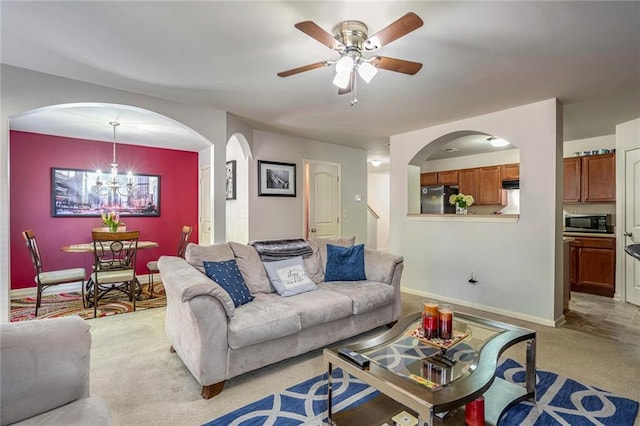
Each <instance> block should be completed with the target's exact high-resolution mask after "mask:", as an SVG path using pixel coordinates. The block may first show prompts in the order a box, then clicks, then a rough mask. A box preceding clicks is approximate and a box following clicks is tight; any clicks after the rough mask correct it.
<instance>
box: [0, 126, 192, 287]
mask: <svg viewBox="0 0 640 426" xmlns="http://www.w3.org/2000/svg"><path fill="white" fill-rule="evenodd" d="M112 146H113V145H112V143H109V142H99V141H92V140H84V139H74V138H67V137H59V136H51V135H43V134H38V133H27V132H18V131H11V134H10V141H9V157H10V159H9V178H10V181H9V185H10V186H9V188H10V205H11V212H10V236H11V288H12V289H20V288H28V287H35V286H36V285H35V282H34V281H33V279H34V275H35V271H34V269H33V265H32V264H31V257H30V255H29V251H28V250H27V247H26V244H25V242H24V239H23V238H22V235H21V232H22V231H24V230H26V229H33V231H34V232H35V235H36V239H37V241H38V245H39V247H40V254H41V255H42V263H43V266H44V270H45V271H47V270H53V269H66V268H77V267H84V268H86V269H87V273H88V271H89V270H90V269H91V264H92V260H93V258H92V256H91V255H90V254H88V253H65V252H62V251H61V250H60V248H61V247H62V246H65V245H69V244H75V243H82V242H90V241H91V228H92V227H94V226H102V220H101V219H100V218H99V217H88V218H84V217H77V218H68V217H64V218H63V217H53V216H52V212H51V168H52V167H61V168H77V169H90V170H95V169H98V168H99V169H101V170H103V171H107V172H106V173H108V170H109V169H110V163H111V158H112ZM117 156H118V163H119V165H120V167H119V168H120V169H121V170H124V171H128V170H132V171H133V172H134V173H140V174H149V175H159V176H160V216H159V217H125V218H124V219H123V222H125V223H126V225H127V230H139V231H140V239H141V240H152V241H157V242H158V243H159V244H160V246H159V247H158V248H153V249H144V250H140V251H139V252H138V258H137V268H136V269H137V273H138V274H146V272H147V269H146V264H147V262H148V261H150V260H155V259H157V258H158V257H160V256H161V255H164V254H167V255H173V256H175V254H176V250H177V247H178V240H179V238H180V231H181V230H182V226H183V225H191V226H193V227H194V229H193V232H192V234H191V237H190V238H189V241H191V242H197V235H198V154H197V153H195V152H187V151H177V150H169V149H159V148H148V147H142V146H137V145H123V144H118V145H117Z"/></svg>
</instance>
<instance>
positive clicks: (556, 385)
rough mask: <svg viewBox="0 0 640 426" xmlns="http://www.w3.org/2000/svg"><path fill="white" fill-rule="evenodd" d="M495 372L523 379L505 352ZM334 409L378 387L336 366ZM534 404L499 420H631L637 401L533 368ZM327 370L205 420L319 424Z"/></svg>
mask: <svg viewBox="0 0 640 426" xmlns="http://www.w3.org/2000/svg"><path fill="white" fill-rule="evenodd" d="M497 376H498V377H501V378H503V379H506V380H509V381H511V382H514V383H524V378H525V371H524V368H523V367H522V366H521V365H520V364H518V363H517V362H516V361H514V360H512V359H509V358H505V359H504V360H503V361H502V362H501V364H500V365H499V367H498V372H497ZM333 380H334V383H335V385H334V389H335V391H334V399H333V403H334V410H335V411H341V410H345V409H348V408H351V407H355V406H357V405H360V404H362V403H364V402H366V401H368V400H370V399H371V398H373V397H375V396H376V395H378V391H376V390H375V389H373V388H371V387H369V386H367V385H365V384H364V383H362V382H361V381H360V380H358V379H356V378H355V377H352V376H349V375H348V374H344V373H343V371H342V370H340V369H335V370H334V373H333ZM536 380H537V382H536V397H537V404H535V405H534V404H532V403H529V402H521V403H520V404H517V405H515V406H514V407H512V408H511V409H510V410H509V411H507V412H506V413H505V415H504V416H503V417H502V419H501V421H500V423H499V424H500V425H501V426H502V425H536V426H542V425H544V426H547V425H571V426H582V425H611V426H625V425H629V426H631V425H633V423H634V419H635V418H636V415H637V413H638V402H636V401H633V400H631V399H628V398H622V397H618V396H615V395H612V394H611V393H609V392H606V391H603V390H601V389H597V388H594V387H592V386H589V385H585V384H582V383H579V382H576V381H575V380H571V379H568V378H566V377H561V376H559V375H557V374H555V373H551V372H548V371H542V370H538V372H537V377H536ZM326 395H327V376H326V374H324V375H321V376H317V377H314V378H312V379H309V380H307V381H305V382H303V383H300V384H298V385H295V386H293V387H291V388H289V389H287V390H285V391H282V392H280V393H277V394H274V395H270V396H268V397H266V398H263V399H261V400H260V401H256V402H254V403H251V404H249V405H247V406H245V407H242V408H239V409H237V410H235V411H232V412H231V413H229V414H225V415H224V416H222V417H219V418H217V419H215V420H213V421H211V422H209V423H206V425H205V426H264V425H276V426H289V425H292V426H293V425H322V424H325V421H326V418H327V400H326Z"/></svg>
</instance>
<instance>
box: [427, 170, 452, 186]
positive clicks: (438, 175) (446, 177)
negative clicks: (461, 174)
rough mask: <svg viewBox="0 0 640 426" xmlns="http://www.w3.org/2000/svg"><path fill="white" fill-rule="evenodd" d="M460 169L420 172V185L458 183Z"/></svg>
mask: <svg viewBox="0 0 640 426" xmlns="http://www.w3.org/2000/svg"><path fill="white" fill-rule="evenodd" d="M457 184H458V171H457V170H447V171H444V172H431V173H421V174H420V185H457Z"/></svg>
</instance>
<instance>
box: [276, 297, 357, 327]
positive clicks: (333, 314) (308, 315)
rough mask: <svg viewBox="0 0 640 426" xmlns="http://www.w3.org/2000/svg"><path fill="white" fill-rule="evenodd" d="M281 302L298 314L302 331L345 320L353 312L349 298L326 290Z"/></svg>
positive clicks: (285, 299) (288, 298)
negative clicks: (341, 319)
mask: <svg viewBox="0 0 640 426" xmlns="http://www.w3.org/2000/svg"><path fill="white" fill-rule="evenodd" d="M282 300H283V302H284V303H286V304H287V305H288V306H289V309H290V310H291V311H294V312H298V314H299V315H300V325H301V326H302V328H303V329H304V328H309V327H313V326H315V325H320V324H325V323H328V322H331V321H333V320H337V319H340V318H346V317H348V316H350V315H351V314H352V312H353V308H352V306H353V303H352V300H351V298H350V297H348V296H345V295H342V294H340V293H337V292H335V291H330V290H328V289H326V288H318V289H317V290H316V291H311V292H308V293H302V294H298V295H296V296H293V297H287V298H284V299H282Z"/></svg>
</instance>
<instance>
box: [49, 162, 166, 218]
mask: <svg viewBox="0 0 640 426" xmlns="http://www.w3.org/2000/svg"><path fill="white" fill-rule="evenodd" d="M97 178H98V175H97V174H96V171H95V170H83V169H67V168H58V167H52V168H51V215H52V216H53V217H98V216H100V215H101V214H102V213H103V212H105V211H115V212H117V213H118V214H119V215H120V216H147V217H157V216H160V176H156V175H133V176H132V178H131V179H132V180H131V183H132V188H133V190H132V192H131V195H127V193H126V182H127V175H125V174H119V175H118V180H119V181H120V182H123V183H124V184H125V185H124V187H123V188H122V191H121V192H124V195H123V194H121V193H120V192H118V191H115V192H114V191H112V190H108V189H107V188H106V184H103V185H102V189H99V188H98V185H96V181H97ZM105 180H106V179H105V177H103V179H102V181H103V182H104V181H105Z"/></svg>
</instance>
